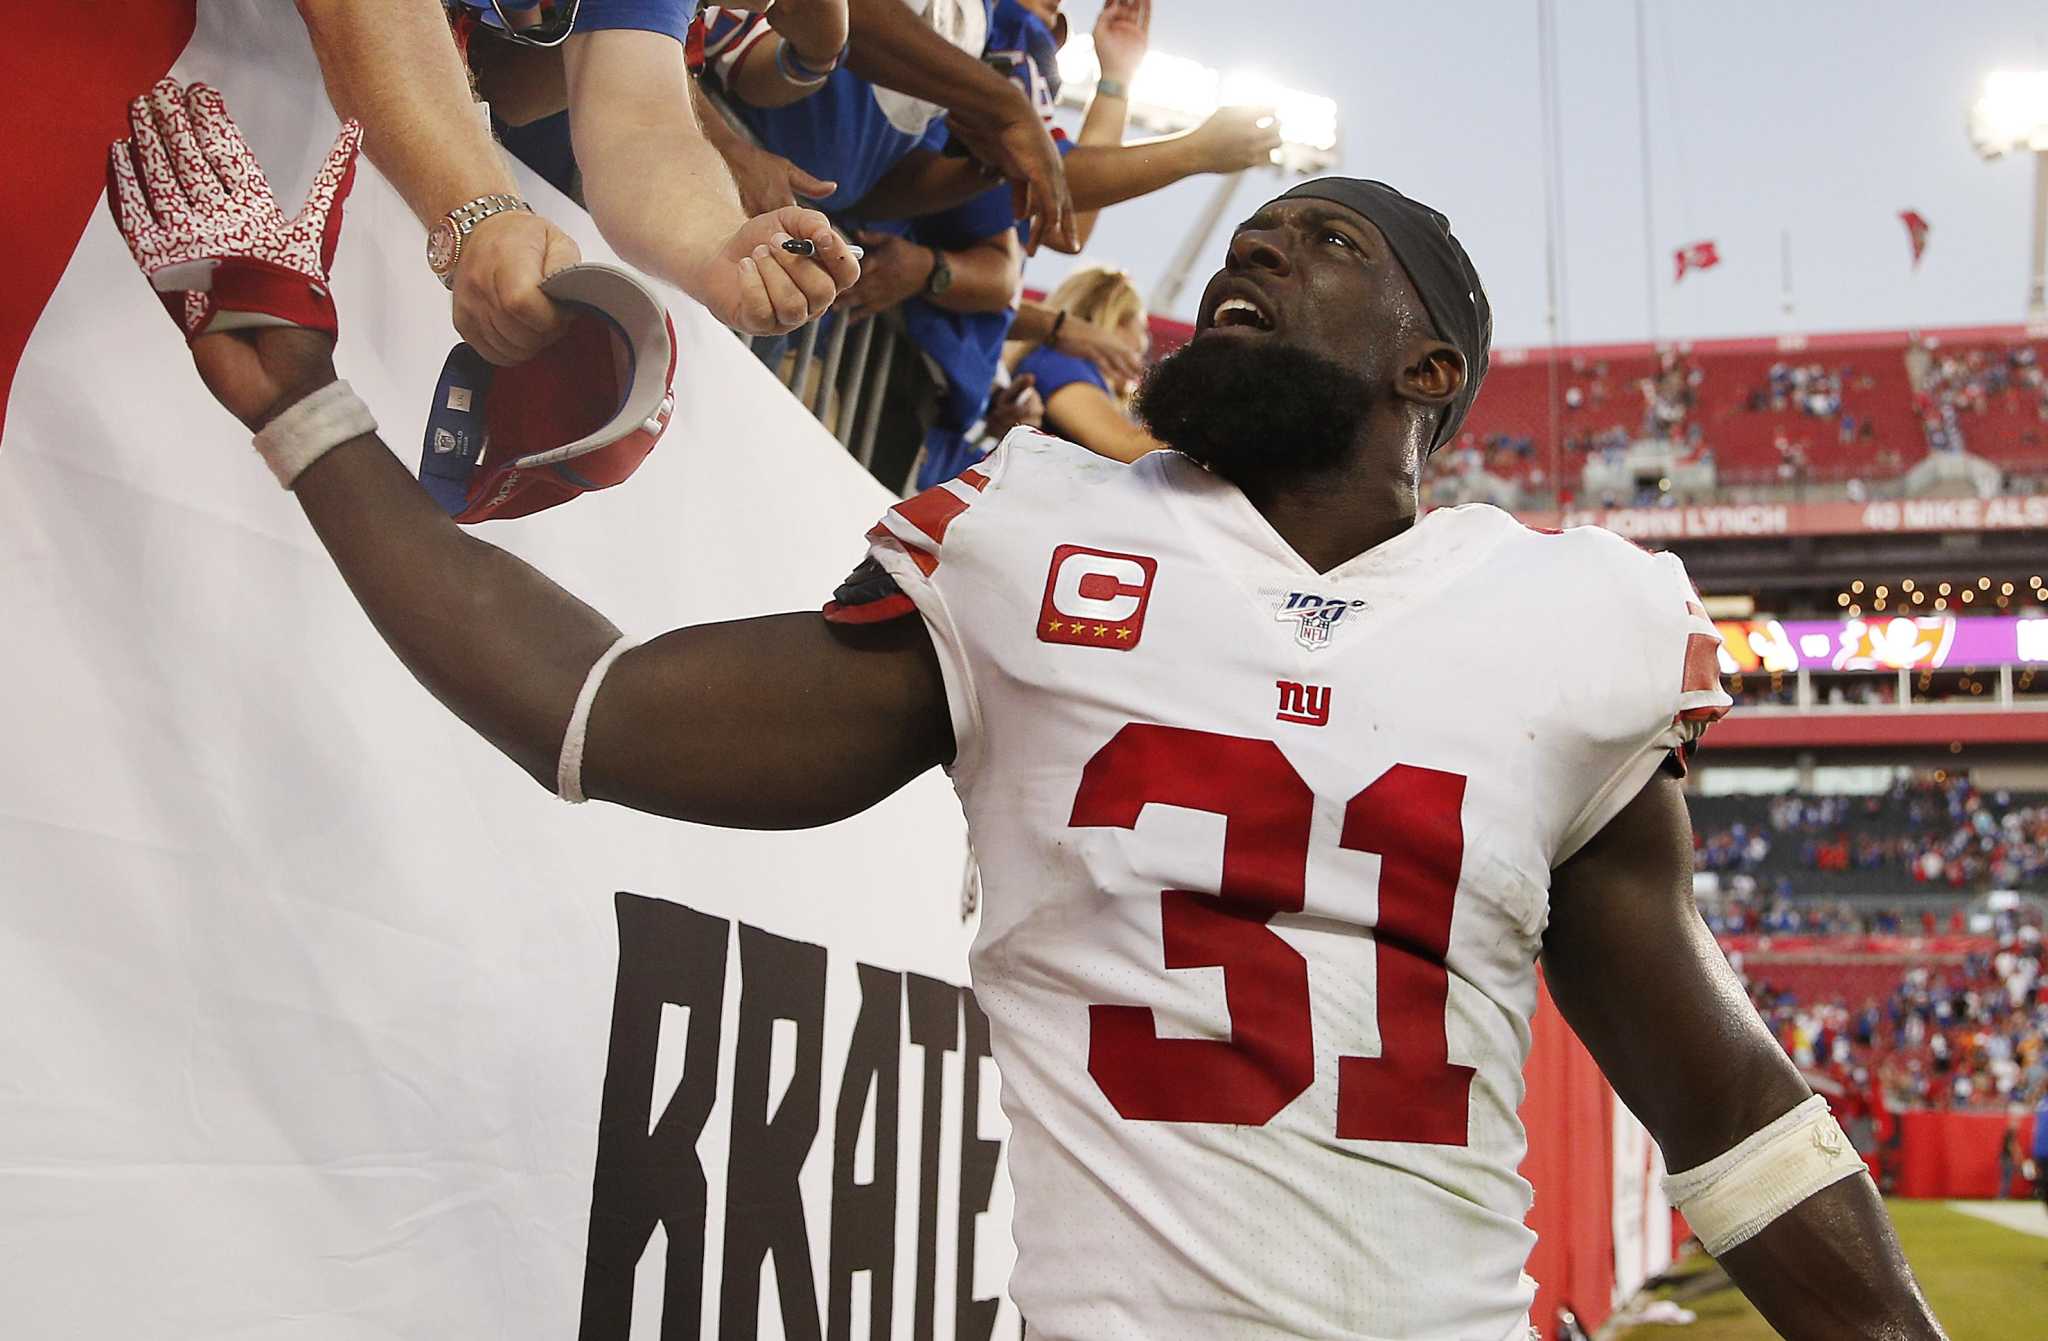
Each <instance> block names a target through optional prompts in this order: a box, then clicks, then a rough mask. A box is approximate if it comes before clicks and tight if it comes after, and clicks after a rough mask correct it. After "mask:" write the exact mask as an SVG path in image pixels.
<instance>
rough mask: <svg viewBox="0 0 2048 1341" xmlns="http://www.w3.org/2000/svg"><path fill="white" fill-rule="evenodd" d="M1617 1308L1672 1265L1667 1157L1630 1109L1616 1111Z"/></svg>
mask: <svg viewBox="0 0 2048 1341" xmlns="http://www.w3.org/2000/svg"><path fill="white" fill-rule="evenodd" d="M1613 1108H1614V1302H1615V1303H1617V1304H1619V1303H1620V1302H1621V1301H1622V1300H1624V1299H1627V1298H1628V1297H1629V1296H1630V1295H1632V1294H1634V1293H1635V1292H1636V1291H1637V1290H1639V1289H1641V1288H1642V1286H1643V1282H1644V1281H1646V1280H1648V1279H1650V1277H1652V1276H1655V1275H1658V1274H1659V1273H1661V1272H1662V1271H1663V1270H1664V1269H1665V1268H1666V1267H1668V1266H1670V1265H1671V1249H1672V1244H1671V1203H1670V1202H1669V1201H1668V1200H1666V1199H1665V1197H1664V1182H1663V1179H1664V1152H1663V1151H1661V1150H1659V1149H1658V1148H1657V1143H1656V1142H1655V1141H1653V1140H1651V1139H1650V1132H1649V1129H1648V1128H1647V1127H1645V1126H1643V1124H1642V1123H1640V1122H1638V1121H1636V1116H1635V1114H1633V1113H1631V1112H1629V1111H1628V1106H1627V1105H1626V1104H1623V1103H1621V1102H1620V1101H1619V1100H1616V1101H1615V1103H1614V1105H1613Z"/></svg>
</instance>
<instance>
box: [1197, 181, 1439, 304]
mask: <svg viewBox="0 0 2048 1341" xmlns="http://www.w3.org/2000/svg"><path fill="white" fill-rule="evenodd" d="M1328 225H1336V226H1338V227H1340V228H1342V229H1343V231H1344V232H1346V233H1348V234H1350V236H1351V237H1353V238H1354V239H1356V240H1357V241H1358V242H1359V243H1360V244H1361V245H1362V249H1363V250H1364V252H1365V254H1366V255H1367V256H1369V257H1372V258H1373V259H1374V260H1376V261H1393V262H1395V264H1393V265H1391V266H1389V267H1387V269H1388V272H1389V274H1390V276H1391V280H1390V282H1391V284H1392V289H1391V292H1392V293H1393V294H1394V295H1396V296H1397V297H1398V300H1399V301H1400V302H1401V303H1402V304H1403V305H1404V306H1405V307H1406V308H1407V309H1408V310H1409V312H1410V314H1411V315H1413V316H1414V317H1416V318H1417V319H1419V320H1420V321H1421V322H1422V323H1423V325H1425V326H1427V327H1429V328H1430V329H1431V330H1434V329H1435V323H1434V322H1432V321H1431V320H1430V317H1429V308H1428V307H1427V306H1425V305H1424V303H1423V301H1422V295H1421V293H1419V292H1418V291H1417V290H1416V288H1415V281H1414V280H1413V279H1412V278H1411V277H1410V276H1409V274H1408V271H1407V268H1406V267H1405V266H1402V265H1401V264H1400V263H1399V258H1398V257H1396V256H1395V255H1394V249H1393V247H1392V246H1391V245H1389V243H1388V242H1387V236H1386V234H1384V233H1382V232H1381V231H1380V227H1379V225H1378V224H1376V223H1374V222H1373V221H1372V220H1370V219H1368V218H1366V217H1365V216H1364V215H1363V214H1360V213H1359V212H1358V211H1357V210H1355V209H1352V208H1350V207H1349V206H1348V205H1340V204H1338V203H1337V202H1336V201H1334V200H1318V199H1316V198H1315V197H1313V196H1297V197H1295V198H1293V199H1291V200H1289V199H1281V200H1275V201H1272V202H1271V203H1269V204H1266V205H1263V206H1261V207H1260V208H1259V210H1258V212H1257V213H1255V214H1253V215H1252V216H1251V217H1250V218H1249V219H1246V220H1245V221H1244V222H1243V223H1241V224H1239V225H1238V226H1237V228H1236V229H1235V230H1234V231H1236V232H1239V233H1242V232H1245V231H1247V230H1254V229H1256V230H1264V229H1271V228H1297V229H1299V228H1320V227H1324V226H1328Z"/></svg>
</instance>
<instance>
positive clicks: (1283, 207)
mask: <svg viewBox="0 0 2048 1341" xmlns="http://www.w3.org/2000/svg"><path fill="white" fill-rule="evenodd" d="M1317 224H1341V225H1343V226H1344V227H1345V228H1346V229H1347V230H1348V231H1350V232H1351V233H1352V234H1353V235H1354V236H1356V237H1357V238H1358V239H1359V240H1360V241H1362V242H1365V243H1367V244H1368V245H1369V246H1370V247H1371V248H1372V249H1373V250H1375V251H1377V252H1378V253H1380V254H1381V255H1389V254H1391V253H1390V250H1389V248H1388V246H1387V239H1386V236H1385V235H1384V234H1382V233H1381V232H1380V230H1379V225H1378V224H1375V223H1374V222H1373V221H1372V220H1370V219H1368V218H1366V217H1365V216H1364V215H1363V214H1360V213H1359V212H1358V211H1357V210H1354V209H1352V208H1350V207H1349V206H1347V205H1340V204H1338V203H1337V202H1336V201H1334V200H1317V199H1314V198H1313V197H1308V196H1302V197H1297V198H1296V199H1293V200H1285V199H1283V200H1275V201H1272V202H1270V203H1268V204H1265V205H1262V206H1260V208H1259V210H1258V212H1257V213H1256V214H1254V215H1252V216H1251V217H1250V218H1249V219H1246V220H1245V221H1244V222H1243V223H1241V224H1239V225H1238V226H1237V228H1236V230H1235V231H1237V232H1240V233H1242V232H1244V231H1246V230H1247V229H1265V228H1287V227H1294V228H1309V227H1313V226H1314V225H1317Z"/></svg>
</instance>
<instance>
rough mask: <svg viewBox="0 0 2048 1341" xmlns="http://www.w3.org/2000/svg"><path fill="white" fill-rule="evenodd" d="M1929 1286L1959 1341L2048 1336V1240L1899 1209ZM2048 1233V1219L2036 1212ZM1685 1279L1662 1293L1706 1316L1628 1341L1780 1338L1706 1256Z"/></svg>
mask: <svg viewBox="0 0 2048 1341" xmlns="http://www.w3.org/2000/svg"><path fill="white" fill-rule="evenodd" d="M1889 1206H1890V1209H1891V1213H1892V1221H1893V1223H1895V1224H1896V1225H1898V1227H1899V1241H1900V1242H1901V1243H1903V1244H1904V1245H1905V1248H1906V1257H1907V1259H1908V1260H1910V1261H1911V1262H1912V1263H1913V1271H1914V1273H1915V1274H1916V1275H1917V1276H1919V1278H1920V1288H1921V1289H1923V1290H1925V1291H1926V1292H1927V1298H1928V1301H1929V1302H1930V1303H1932V1304H1933V1305H1934V1312H1935V1315H1936V1316H1937V1317H1939V1318H1940V1319H1941V1322H1942V1325H1943V1326H1944V1327H1946V1328H1947V1329H1948V1334H1949V1335H1950V1336H1951V1337H1952V1338H1954V1341H2042V1338H2044V1337H2048V1237H2042V1236H2040V1235H2038V1234H2027V1233H2023V1232H2021V1231H2019V1230H2017V1229H2007V1228H2005V1227H2004V1226H2002V1225H1997V1224H1993V1223H1991V1222H1990V1221H1988V1220H1982V1219H1979V1218H1977V1217H1976V1216H1973V1215H1965V1214H1962V1213H1961V1212H1959V1211H1954V1210H1951V1209H1949V1206H1948V1203H1946V1202H1940V1201H1894V1202H1891V1203H1889ZM2029 1213H2031V1214H2032V1215H2034V1216H2036V1217H2038V1218H2039V1221H2040V1224H2041V1225H2042V1227H2043V1228H2048V1211H2044V1210H2043V1208H2042V1207H2041V1206H2040V1204H2039V1203H2035V1204H2034V1205H2033V1206H2032V1207H2031V1208H2029ZM1680 1270H1681V1271H1682V1272H1683V1273H1684V1279H1682V1280H1680V1281H1678V1282H1676V1283H1675V1284H1672V1285H1669V1286H1666V1287H1664V1288H1662V1289H1660V1290H1658V1291H1657V1296H1658V1297H1659V1298H1667V1299H1675V1300H1677V1301H1678V1302H1679V1303H1680V1304H1682V1305H1683V1306H1684V1307H1686V1308H1689V1309H1691V1310H1693V1311H1694V1312H1695V1313H1698V1314H1699V1321H1698V1322H1697V1323H1694V1324H1693V1325H1692V1326H1690V1327H1668V1326H1642V1327H1631V1328H1627V1329H1625V1330H1623V1331H1620V1332H1617V1333H1616V1334H1615V1335H1616V1337H1617V1338H1618V1341H1770V1338H1772V1337H1774V1336H1776V1335H1777V1333H1776V1332H1774V1331H1772V1330H1771V1329H1770V1328H1769V1327H1768V1326H1766V1325H1765V1323H1764V1320H1763V1319H1762V1318H1760V1317H1758V1316H1757V1313H1756V1310H1755V1309H1753V1308H1751V1307H1750V1306H1749V1303H1748V1301H1746V1300H1744V1299H1743V1297H1742V1295H1741V1293H1740V1292H1738V1291H1737V1290H1736V1289H1735V1287H1734V1286H1733V1285H1731V1284H1729V1283H1728V1278H1727V1277H1726V1276H1725V1275H1722V1274H1721V1272H1720V1270H1719V1269H1718V1268H1716V1267H1715V1266H1714V1264H1713V1262H1712V1260H1711V1259H1709V1258H1708V1257H1707V1256H1706V1255H1705V1254H1704V1253H1696V1254H1694V1256H1693V1257H1692V1258H1690V1259H1688V1261H1687V1262H1686V1263H1685V1264H1684V1265H1683V1266H1682V1267H1681V1268H1680Z"/></svg>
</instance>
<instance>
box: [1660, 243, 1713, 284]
mask: <svg viewBox="0 0 2048 1341" xmlns="http://www.w3.org/2000/svg"><path fill="white" fill-rule="evenodd" d="M1673 255H1674V256H1675V257H1676V258H1677V260H1678V274H1677V276H1676V277H1675V278H1674V279H1673V280H1672V281H1671V282H1672V283H1674V284H1676V283H1677V282H1678V281H1679V280H1681V279H1684V278H1685V276H1686V272H1687V271H1690V270H1711V269H1713V268H1714V267H1715V266H1717V265H1719V264H1721V251H1720V248H1718V247H1717V246H1715V244H1714V243H1713V242H1711V241H1709V242H1695V243H1693V244H1692V245H1690V246H1686V247H1680V248H1679V249H1678V250H1677V251H1676V252H1675V253H1673Z"/></svg>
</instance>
